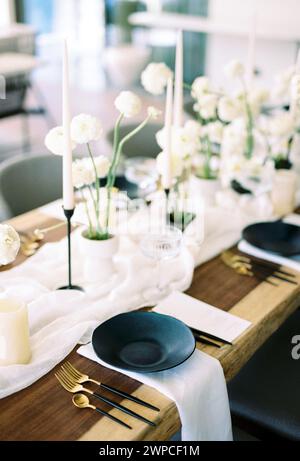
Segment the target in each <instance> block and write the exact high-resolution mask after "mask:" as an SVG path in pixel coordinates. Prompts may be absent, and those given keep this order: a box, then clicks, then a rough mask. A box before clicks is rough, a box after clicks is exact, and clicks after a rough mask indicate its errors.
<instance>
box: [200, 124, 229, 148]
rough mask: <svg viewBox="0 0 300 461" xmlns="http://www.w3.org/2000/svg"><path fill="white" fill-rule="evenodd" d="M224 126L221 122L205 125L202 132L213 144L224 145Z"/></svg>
mask: <svg viewBox="0 0 300 461" xmlns="http://www.w3.org/2000/svg"><path fill="white" fill-rule="evenodd" d="M223 131H224V126H223V124H222V123H221V122H220V121H218V120H217V121H216V122H212V123H209V124H208V125H205V126H204V127H203V130H202V134H203V135H207V136H208V137H209V139H210V141H211V142H212V143H215V144H222V140H223Z"/></svg>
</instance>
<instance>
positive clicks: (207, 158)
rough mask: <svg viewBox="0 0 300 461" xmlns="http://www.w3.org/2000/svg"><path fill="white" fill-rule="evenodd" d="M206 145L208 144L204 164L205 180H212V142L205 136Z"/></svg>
mask: <svg viewBox="0 0 300 461" xmlns="http://www.w3.org/2000/svg"><path fill="white" fill-rule="evenodd" d="M205 144H206V151H205V163H204V168H203V172H204V178H205V179H210V178H211V177H212V174H211V170H210V161H211V155H212V152H211V142H210V139H209V137H208V135H206V136H205Z"/></svg>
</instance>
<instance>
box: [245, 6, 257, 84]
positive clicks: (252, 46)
mask: <svg viewBox="0 0 300 461" xmlns="http://www.w3.org/2000/svg"><path fill="white" fill-rule="evenodd" d="M256 29H257V8H256V5H254V10H253V16H252V18H251V21H250V30H249V38H248V55H247V65H246V83H247V87H248V88H249V89H250V88H251V87H252V85H253V78H254V75H255V58H256Z"/></svg>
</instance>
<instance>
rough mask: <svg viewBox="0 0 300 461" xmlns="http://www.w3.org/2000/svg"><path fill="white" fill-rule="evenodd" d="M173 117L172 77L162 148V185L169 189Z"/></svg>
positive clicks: (168, 90) (168, 91)
mask: <svg viewBox="0 0 300 461" xmlns="http://www.w3.org/2000/svg"><path fill="white" fill-rule="evenodd" d="M172 119H173V79H172V78H169V80H168V85H167V97H166V111H165V131H166V144H165V149H164V168H163V172H162V186H163V188H164V189H170V188H171V185H172V121H173V120H172Z"/></svg>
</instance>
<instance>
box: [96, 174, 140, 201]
mask: <svg viewBox="0 0 300 461" xmlns="http://www.w3.org/2000/svg"><path fill="white" fill-rule="evenodd" d="M105 184H106V179H101V180H100V185H101V187H104V186H105ZM114 185H115V187H117V188H118V189H119V190H120V191H121V192H127V195H128V197H129V198H130V199H135V198H138V197H139V188H138V186H137V184H134V183H133V182H130V181H128V180H127V179H126V178H125V176H117V177H116V180H115V184H114Z"/></svg>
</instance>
